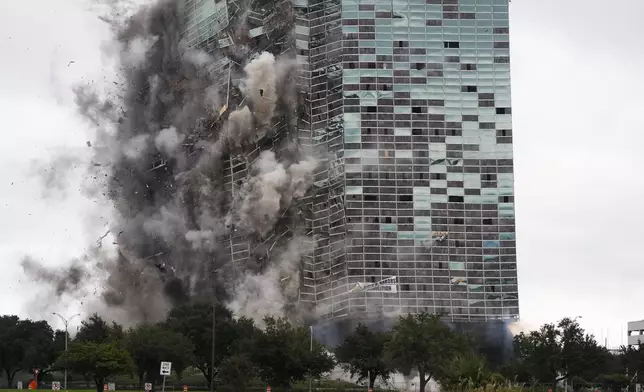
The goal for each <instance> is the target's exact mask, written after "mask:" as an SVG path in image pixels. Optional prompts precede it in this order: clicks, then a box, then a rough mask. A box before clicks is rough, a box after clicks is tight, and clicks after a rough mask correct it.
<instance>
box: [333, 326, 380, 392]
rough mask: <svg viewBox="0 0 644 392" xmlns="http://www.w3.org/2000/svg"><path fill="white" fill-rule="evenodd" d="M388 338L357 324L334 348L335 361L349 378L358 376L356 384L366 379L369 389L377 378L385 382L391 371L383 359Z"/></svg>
mask: <svg viewBox="0 0 644 392" xmlns="http://www.w3.org/2000/svg"><path fill="white" fill-rule="evenodd" d="M389 338H390V335H389V334H388V333H384V332H373V331H370V330H369V328H367V326H366V325H364V324H359V325H358V326H357V327H356V329H355V330H354V331H353V333H352V334H351V335H349V336H348V337H347V338H346V339H345V340H344V342H343V343H342V344H341V345H340V346H338V348H336V350H335V355H336V359H337V361H338V362H339V363H341V364H342V368H343V369H344V370H345V371H346V372H349V373H350V374H351V377H355V376H358V382H360V381H362V380H365V379H368V380H367V381H368V383H369V388H373V385H374V383H375V382H376V379H377V378H378V377H380V378H381V379H382V380H383V381H386V380H387V379H389V375H390V373H391V371H392V370H391V368H390V367H389V366H388V364H387V363H386V362H385V359H384V350H385V344H386V343H387V341H388V340H389Z"/></svg>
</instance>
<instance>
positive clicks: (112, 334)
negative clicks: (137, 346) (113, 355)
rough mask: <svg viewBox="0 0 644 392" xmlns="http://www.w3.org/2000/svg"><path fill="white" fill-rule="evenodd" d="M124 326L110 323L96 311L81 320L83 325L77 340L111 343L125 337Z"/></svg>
mask: <svg viewBox="0 0 644 392" xmlns="http://www.w3.org/2000/svg"><path fill="white" fill-rule="evenodd" d="M124 336H125V333H124V332H123V327H122V326H120V325H119V324H117V323H116V322H112V324H109V323H108V322H107V321H105V320H103V318H102V317H101V316H99V315H98V314H96V313H94V314H93V315H91V316H90V318H89V319H87V320H85V321H82V322H81V327H80V330H79V331H78V333H77V334H76V338H75V340H77V341H80V342H94V343H111V342H117V341H120V340H122V339H123V337H124Z"/></svg>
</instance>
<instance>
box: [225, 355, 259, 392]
mask: <svg viewBox="0 0 644 392" xmlns="http://www.w3.org/2000/svg"><path fill="white" fill-rule="evenodd" d="M256 374H257V369H256V367H255V364H254V363H253V361H252V360H251V359H250V357H249V356H248V355H247V354H242V353H237V354H233V355H232V356H230V357H228V358H226V359H224V361H223V362H222V363H221V369H220V372H219V379H220V380H221V381H222V382H223V383H224V384H226V385H228V386H230V387H232V388H233V390H234V391H237V392H244V391H246V386H247V385H248V382H249V381H251V380H252V379H253V376H254V375H256Z"/></svg>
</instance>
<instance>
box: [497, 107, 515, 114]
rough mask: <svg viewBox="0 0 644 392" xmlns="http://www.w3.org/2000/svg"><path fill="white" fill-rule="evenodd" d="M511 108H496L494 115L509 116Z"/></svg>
mask: <svg viewBox="0 0 644 392" xmlns="http://www.w3.org/2000/svg"><path fill="white" fill-rule="evenodd" d="M511 113H512V109H511V108H496V114H511Z"/></svg>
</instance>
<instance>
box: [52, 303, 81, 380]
mask: <svg viewBox="0 0 644 392" xmlns="http://www.w3.org/2000/svg"><path fill="white" fill-rule="evenodd" d="M52 314H54V315H55V316H58V317H60V319H61V320H63V323H64V324H65V382H64V388H65V391H67V341H68V340H69V331H68V330H67V327H68V326H69V322H70V321H72V319H73V318H74V317H76V316H80V314H78V313H77V314H75V315H73V316H71V317H70V318H65V317H63V316H61V315H60V314H58V313H56V312H54V313H52Z"/></svg>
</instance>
